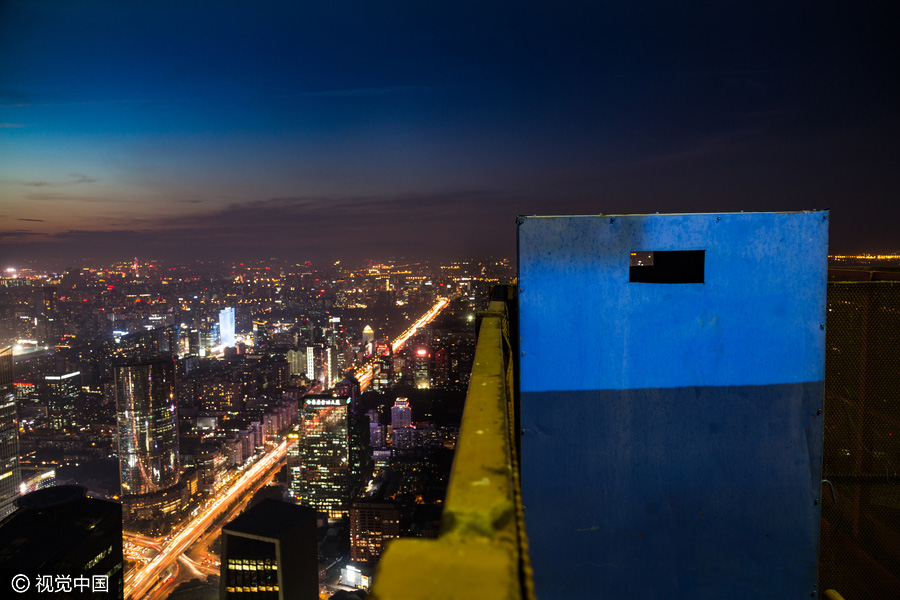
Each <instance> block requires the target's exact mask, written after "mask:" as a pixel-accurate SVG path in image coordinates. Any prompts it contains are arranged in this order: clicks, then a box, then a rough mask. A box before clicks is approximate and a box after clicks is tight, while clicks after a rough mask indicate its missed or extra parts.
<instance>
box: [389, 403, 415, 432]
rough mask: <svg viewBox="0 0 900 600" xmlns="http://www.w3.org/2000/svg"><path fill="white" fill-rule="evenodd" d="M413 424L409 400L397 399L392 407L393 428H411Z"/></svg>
mask: <svg viewBox="0 0 900 600" xmlns="http://www.w3.org/2000/svg"><path fill="white" fill-rule="evenodd" d="M411 424H412V409H411V408H410V407H409V399H407V398H397V401H396V402H394V406H392V407H391V427H392V428H393V429H396V428H398V427H409V426H410V425H411Z"/></svg>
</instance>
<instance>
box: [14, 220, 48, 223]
mask: <svg viewBox="0 0 900 600" xmlns="http://www.w3.org/2000/svg"><path fill="white" fill-rule="evenodd" d="M19 221H32V222H34V223H45V221H44V220H43V219H19Z"/></svg>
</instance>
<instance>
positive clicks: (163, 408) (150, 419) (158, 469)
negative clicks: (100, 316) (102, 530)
mask: <svg viewBox="0 0 900 600" xmlns="http://www.w3.org/2000/svg"><path fill="white" fill-rule="evenodd" d="M175 399H176V390H175V365H174V363H173V362H172V361H171V360H166V359H160V360H150V361H145V362H138V363H131V364H127V365H123V366H119V367H117V368H116V413H117V420H118V435H119V473H120V476H121V482H122V501H123V504H129V503H133V504H134V505H135V506H137V507H138V508H139V509H140V511H142V512H141V516H142V517H144V516H148V514H149V515H152V513H153V511H154V507H155V506H156V505H157V504H163V503H169V504H170V503H171V502H173V501H175V499H174V498H173V497H172V493H170V491H171V490H173V489H174V488H175V486H177V484H178V470H179V463H178V419H177V417H178V415H177V413H176V409H175ZM126 514H128V513H127V507H126ZM129 516H131V515H129ZM151 518H152V517H151Z"/></svg>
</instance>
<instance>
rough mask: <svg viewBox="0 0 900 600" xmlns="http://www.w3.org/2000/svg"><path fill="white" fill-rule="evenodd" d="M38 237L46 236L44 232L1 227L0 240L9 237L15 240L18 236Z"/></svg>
mask: <svg viewBox="0 0 900 600" xmlns="http://www.w3.org/2000/svg"><path fill="white" fill-rule="evenodd" d="M36 237H44V234H43V233H36V232H34V231H31V230H29V229H0V241H3V240H6V239H7V238H9V239H10V240H13V241H14V240H15V239H16V238H36Z"/></svg>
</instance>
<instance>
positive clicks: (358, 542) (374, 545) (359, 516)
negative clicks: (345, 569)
mask: <svg viewBox="0 0 900 600" xmlns="http://www.w3.org/2000/svg"><path fill="white" fill-rule="evenodd" d="M398 537H400V509H399V508H397V507H396V506H394V505H393V504H391V503H381V502H354V504H353V508H352V510H351V511H350V556H351V558H352V559H353V560H354V561H357V562H362V563H368V564H375V563H377V562H378V559H379V558H380V557H381V555H382V553H384V548H385V546H387V543H388V542H389V541H391V540H393V539H397V538H398Z"/></svg>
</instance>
